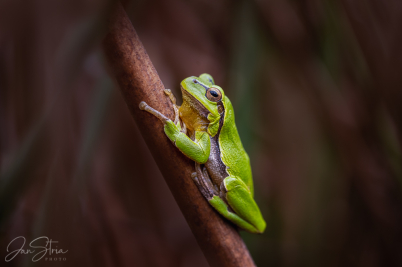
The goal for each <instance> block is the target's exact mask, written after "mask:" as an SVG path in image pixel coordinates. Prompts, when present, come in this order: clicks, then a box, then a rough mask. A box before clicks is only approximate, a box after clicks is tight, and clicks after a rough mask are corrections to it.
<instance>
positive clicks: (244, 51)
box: [0, 0, 402, 267]
mask: <svg viewBox="0 0 402 267" xmlns="http://www.w3.org/2000/svg"><path fill="white" fill-rule="evenodd" d="M112 5H113V3H111V2H106V1H105V0H86V1H78V0H70V1H60V0H25V1H21V0H15V1H1V2H0V138H1V139H0V163H1V179H0V256H1V258H0V266H3V265H4V266H33V265H35V266H38V265H39V266H207V262H206V260H205V258H204V256H203V254H202V251H201V250H200V248H199V247H198V245H197V243H196V241H195V239H194V237H193V235H192V233H191V231H190V229H189V227H188V226H187V224H186V222H185V220H184V217H183V215H182V214H181V212H180V210H179V209H178V206H177V204H176V203H175V201H174V199H173V197H172V196H171V194H170V191H169V189H168V187H167V186H166V184H165V181H164V179H163V177H162V176H161V174H160V172H159V170H158V168H157V166H156V165H155V163H154V160H153V158H152V156H151V155H150V153H149V151H148V149H147V147H146V146H145V144H144V142H143V139H142V137H141V135H140V134H139V131H138V129H137V127H136V125H135V124H134V121H133V120H132V118H131V116H130V114H129V111H128V108H127V107H126V104H125V103H124V101H123V99H122V97H121V95H120V92H119V90H118V88H117V86H116V84H115V83H114V81H113V77H111V76H110V75H109V69H108V66H107V63H106V60H105V59H104V55H103V53H102V45H101V44H102V39H103V37H104V35H105V33H106V26H107V23H106V21H107V17H108V16H109V15H110V11H111V10H112V9H111V6H112ZM124 5H125V7H126V11H127V13H128V14H129V16H130V18H131V20H132V22H133V25H134V28H135V29H136V30H137V32H138V34H139V36H140V38H141V40H142V42H143V44H144V46H145V48H146V50H147V52H148V53H149V56H150V58H151V60H152V61H153V63H154V65H155V67H156V69H157V71H158V73H159V75H160V77H161V79H162V81H163V83H164V85H165V87H166V88H171V89H172V90H173V91H174V93H175V94H176V96H178V98H179V103H180V102H181V97H180V94H179V90H178V89H179V83H180V81H181V80H183V79H184V78H186V77H188V76H192V75H197V76H198V75H200V74H201V73H205V72H207V73H209V74H211V75H212V76H213V77H214V78H215V81H216V83H217V84H218V85H220V86H222V87H223V89H224V90H225V93H226V94H227V95H228V96H229V97H230V99H231V100H232V103H233V105H234V109H235V114H236V123H237V127H238V130H239V132H240V136H241V139H242V142H243V145H244V147H245V149H246V151H247V152H248V153H249V156H250V158H251V165H252V169H253V175H254V183H255V191H256V192H255V194H256V200H257V203H258V204H259V206H260V208H261V210H262V213H263V214H264V217H265V219H266V221H267V223H268V227H267V229H266V231H265V233H264V234H263V235H252V234H248V233H244V232H242V237H243V238H244V240H245V242H246V244H247V246H248V248H249V250H250V252H251V254H252V256H253V258H254V260H255V262H256V264H257V265H258V266H364V267H370V266H402V191H401V189H402V187H401V186H402V185H401V182H402V160H401V144H402V142H401V141H402V90H401V84H402V54H401V47H402V1H398V0H387V1H383V0H369V1H359V0H356V1H352V0H343V1H334V0H324V1H317V0H300V1H290V0H287V1H284V0H281V1H275V0H270V1H262V0H255V1H205V0H193V1H180V0H171V1H167V0H160V1H158V0H154V1H145V0H143V1H130V0H129V1H125V2H124ZM161 153H163V151H161ZM18 236H24V237H25V238H26V244H25V247H24V248H25V249H27V248H28V243H29V242H30V241H32V240H33V239H35V238H37V237H40V236H47V237H49V238H50V239H52V240H54V241H58V243H57V244H56V243H54V244H53V246H57V247H58V248H59V249H63V250H68V252H67V253H66V254H62V257H63V258H65V259H62V260H59V259H56V261H54V260H52V262H49V261H50V260H49V258H52V257H50V256H48V257H47V259H45V258H43V259H42V260H40V261H38V262H36V263H33V262H32V260H31V258H32V255H18V256H17V257H16V258H15V259H13V260H11V261H10V262H7V263H6V262H5V257H6V255H7V254H8V253H9V252H10V251H12V250H16V249H18V248H20V247H21V246H22V240H18V242H17V241H15V242H12V244H11V245H10V247H9V248H8V251H9V252H7V246H8V244H9V243H10V242H11V241H12V240H13V239H14V238H16V237H18ZM58 257H60V255H57V258H58Z"/></svg>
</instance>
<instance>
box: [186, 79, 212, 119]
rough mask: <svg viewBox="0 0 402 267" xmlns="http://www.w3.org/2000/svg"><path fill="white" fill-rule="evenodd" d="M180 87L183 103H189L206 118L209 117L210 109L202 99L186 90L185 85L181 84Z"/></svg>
mask: <svg viewBox="0 0 402 267" xmlns="http://www.w3.org/2000/svg"><path fill="white" fill-rule="evenodd" d="M180 88H181V93H182V97H183V104H182V105H186V104H187V105H189V106H190V107H191V108H192V109H194V112H195V113H197V114H199V115H200V116H201V117H203V118H205V119H208V114H209V113H210V111H209V110H208V109H207V108H206V107H205V106H204V105H203V104H202V103H201V102H200V101H198V99H196V98H195V97H194V96H192V95H191V94H190V93H189V92H187V91H186V90H184V88H183V86H180Z"/></svg>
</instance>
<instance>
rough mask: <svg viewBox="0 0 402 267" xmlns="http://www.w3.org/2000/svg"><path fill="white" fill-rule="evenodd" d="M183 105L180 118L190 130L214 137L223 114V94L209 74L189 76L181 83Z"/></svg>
mask: <svg viewBox="0 0 402 267" xmlns="http://www.w3.org/2000/svg"><path fill="white" fill-rule="evenodd" d="M180 85H181V91H182V94H183V104H182V106H181V107H180V117H181V118H182V120H183V121H184V123H185V124H186V126H187V127H188V128H189V129H190V130H198V131H202V130H204V131H205V130H207V131H208V133H209V134H210V135H211V136H214V135H215V134H216V133H217V132H218V129H219V120H220V118H221V115H223V113H224V106H223V103H222V100H223V99H224V98H225V93H224V92H223V90H222V88H221V87H219V86H217V85H215V82H214V79H213V78H212V76H211V75H209V74H206V73H204V74H201V75H200V77H195V76H191V77H188V78H186V79H184V80H183V81H182V82H181V84H180Z"/></svg>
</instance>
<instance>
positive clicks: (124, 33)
mask: <svg viewBox="0 0 402 267" xmlns="http://www.w3.org/2000/svg"><path fill="white" fill-rule="evenodd" d="M103 49H104V52H105V54H106V57H107V59H108V62H109V64H110V66H111V69H112V72H113V74H114V75H115V78H116V80H117V82H118V84H119V87H120V90H121V93H122V95H123V97H124V100H125V101H126V103H127V106H128V107H129V109H130V111H131V114H132V116H133V118H134V120H135V122H136V123H137V125H138V128H139V129H140V131H141V134H142V136H143V137H144V139H145V142H146V143H147V145H148V147H149V149H150V151H151V153H152V155H153V157H154V159H155V161H156V163H157V165H158V167H159V169H160V170H161V172H162V174H163V176H164V178H165V180H166V183H167V184H168V186H169V188H170V190H171V192H172V194H173V196H174V198H175V199H176V202H177V204H178V205H179V207H180V209H181V211H182V212H183V215H184V217H185V218H186V220H187V223H188V224H189V226H190V228H191V230H192V232H193V234H194V236H195V238H196V239H197V241H198V244H199V245H200V247H201V249H202V251H203V252H204V255H205V257H206V258H207V260H208V262H209V264H210V265H211V266H254V263H253V260H252V258H251V256H250V254H249V252H248V250H247V248H246V246H245V245H244V243H243V240H242V239H241V237H240V236H239V233H238V232H237V231H236V230H235V228H234V227H233V226H232V225H231V224H229V223H228V222H227V221H226V220H224V219H223V218H222V217H221V216H220V215H219V214H218V213H217V212H215V210H213V209H212V208H211V207H210V206H209V204H208V203H207V201H206V200H205V199H204V198H203V197H202V195H201V194H200V192H199V191H198V189H197V187H196V185H195V184H194V183H193V181H192V180H191V173H192V172H194V162H192V161H191V160H189V159H188V158H186V157H185V156H184V155H183V154H181V153H180V152H179V150H178V149H177V148H176V147H175V146H174V145H173V144H172V143H171V142H170V141H169V140H168V138H167V137H166V136H165V134H164V132H163V125H162V123H161V122H160V121H159V120H158V119H157V118H155V117H154V116H152V115H150V114H149V113H148V112H144V111H142V110H140V109H139V107H138V105H139V103H140V102H141V101H145V102H146V103H148V104H149V105H150V106H152V107H153V108H155V109H156V110H158V111H160V112H162V113H163V114H165V115H166V116H167V117H169V118H171V119H173V115H174V113H173V107H172V104H171V102H170V100H169V98H168V97H167V96H166V95H165V94H164V93H163V89H164V86H163V84H162V82H161V80H160V78H159V76H158V73H157V72H156V70H155V68H154V66H153V65H152V62H151V60H150V59H149V57H148V55H147V52H146V51H145V49H144V47H143V45H142V43H141V41H140V39H139V38H138V35H137V33H136V32H135V30H134V28H133V26H132V24H131V22H130V20H129V18H128V17H127V14H126V12H125V11H124V9H123V8H122V7H121V5H118V7H117V8H116V11H115V13H114V15H113V16H112V17H111V21H110V25H109V32H108V34H107V36H106V37H105V40H104V42H103Z"/></svg>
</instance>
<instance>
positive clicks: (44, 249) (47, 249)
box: [5, 236, 68, 262]
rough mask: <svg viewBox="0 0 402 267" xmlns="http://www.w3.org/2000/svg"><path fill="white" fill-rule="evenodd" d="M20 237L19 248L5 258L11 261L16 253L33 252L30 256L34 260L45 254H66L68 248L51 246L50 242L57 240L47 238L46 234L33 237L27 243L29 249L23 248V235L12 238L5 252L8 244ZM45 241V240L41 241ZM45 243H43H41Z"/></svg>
mask: <svg viewBox="0 0 402 267" xmlns="http://www.w3.org/2000/svg"><path fill="white" fill-rule="evenodd" d="M19 239H22V240H23V242H22V246H21V247H20V248H19V249H16V250H13V251H11V252H10V253H8V254H7V256H6V258H5V260H6V261H7V262H8V261H11V260H12V259H14V258H15V257H16V256H17V255H18V254H25V255H27V254H34V255H33V256H32V261H33V262H36V261H38V260H40V259H42V258H43V257H44V256H45V255H46V254H48V255H52V254H66V253H67V252H68V250H62V249H57V246H56V248H52V244H55V243H58V241H53V240H52V239H49V238H48V237H47V236H41V237H38V238H35V239H34V240H32V241H31V243H29V247H30V249H24V246H25V243H26V239H25V237H23V236H18V237H16V238H14V239H13V240H12V241H11V242H10V243H9V244H8V246H7V252H9V248H10V245H11V244H12V243H13V242H15V241H16V240H19ZM43 241H45V242H43ZM43 243H45V245H44V246H43V245H41V244H43Z"/></svg>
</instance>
